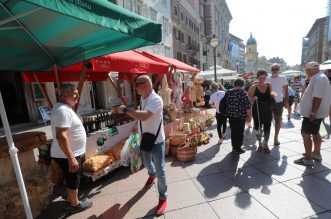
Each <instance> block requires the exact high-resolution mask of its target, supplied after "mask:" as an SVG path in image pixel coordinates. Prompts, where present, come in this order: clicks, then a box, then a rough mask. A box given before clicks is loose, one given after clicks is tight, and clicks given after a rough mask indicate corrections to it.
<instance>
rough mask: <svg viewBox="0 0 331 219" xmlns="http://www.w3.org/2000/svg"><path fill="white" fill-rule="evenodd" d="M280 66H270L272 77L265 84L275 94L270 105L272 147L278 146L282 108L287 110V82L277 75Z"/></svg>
mask: <svg viewBox="0 0 331 219" xmlns="http://www.w3.org/2000/svg"><path fill="white" fill-rule="evenodd" d="M279 70H280V65H279V64H277V63H274V64H273V65H272V66H271V73H272V75H271V76H270V77H268V78H267V80H266V82H267V83H269V84H271V87H272V91H273V92H275V93H276V96H275V101H274V103H273V104H272V113H273V117H274V120H275V137H274V145H280V142H279V140H278V135H279V131H280V126H281V122H282V115H283V107H285V108H286V109H287V108H288V81H287V79H286V77H284V76H282V75H279Z"/></svg>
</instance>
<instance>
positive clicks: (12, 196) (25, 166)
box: [0, 132, 52, 218]
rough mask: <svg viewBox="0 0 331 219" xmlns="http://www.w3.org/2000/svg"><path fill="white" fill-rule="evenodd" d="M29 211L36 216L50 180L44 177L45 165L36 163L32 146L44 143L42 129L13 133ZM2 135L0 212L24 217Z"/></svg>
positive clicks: (47, 194)
mask: <svg viewBox="0 0 331 219" xmlns="http://www.w3.org/2000/svg"><path fill="white" fill-rule="evenodd" d="M13 140H14V143H15V146H16V148H17V149H18V150H19V151H18V153H17V155H18V159H19V162H20V166H21V171H22V175H23V179H24V183H25V187H26V190H27V194H28V197H29V202H30V206H31V210H32V214H33V215H35V216H37V215H39V213H40V212H41V210H42V209H43V208H44V207H46V206H47V205H48V202H49V197H50V195H51V194H52V183H51V181H48V180H46V171H45V168H44V167H42V166H41V165H39V164H38V162H37V161H36V159H35V155H34V153H33V149H35V148H38V147H40V146H42V145H46V142H47V139H46V133H45V132H25V133H21V134H15V135H13ZM8 150H9V148H8V144H7V140H6V138H5V137H2V138H0V167H1V168H0V176H1V177H0V197H1V198H0V215H1V218H25V212H24V208H23V202H22V199H21V196H20V192H19V188H18V183H17V180H16V176H15V172H14V168H13V165H12V161H11V158H10V155H9V151H8Z"/></svg>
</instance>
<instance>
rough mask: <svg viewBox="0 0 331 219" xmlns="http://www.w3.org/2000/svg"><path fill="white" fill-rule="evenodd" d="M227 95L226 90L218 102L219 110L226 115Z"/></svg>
mask: <svg viewBox="0 0 331 219" xmlns="http://www.w3.org/2000/svg"><path fill="white" fill-rule="evenodd" d="M228 96H229V92H228V91H226V92H225V95H224V97H223V98H222V99H221V101H220V104H219V111H220V113H221V114H222V115H223V116H227V113H226V102H227V99H228Z"/></svg>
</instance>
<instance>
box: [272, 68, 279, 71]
mask: <svg viewBox="0 0 331 219" xmlns="http://www.w3.org/2000/svg"><path fill="white" fill-rule="evenodd" d="M278 70H279V68H272V69H271V71H278Z"/></svg>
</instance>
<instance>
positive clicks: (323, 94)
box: [294, 62, 331, 166]
mask: <svg viewBox="0 0 331 219" xmlns="http://www.w3.org/2000/svg"><path fill="white" fill-rule="evenodd" d="M305 69H306V73H307V76H308V77H309V78H310V82H309V84H308V86H307V88H306V90H305V92H304V93H303V95H302V98H301V103H300V114H301V115H302V116H303V121H302V126H301V135H302V138H303V144H304V146H305V154H304V157H302V158H300V159H298V160H295V161H294V163H295V164H300V165H306V166H313V165H314V162H313V159H315V160H319V161H321V160H322V156H321V142H322V140H321V136H320V134H319V129H320V125H321V122H322V120H323V119H324V118H325V117H327V116H328V114H329V110H330V104H331V98H330V93H331V86H330V82H329V80H328V78H327V77H326V76H325V75H324V74H322V72H320V70H319V64H318V63H317V62H308V63H307V64H306V66H305ZM311 136H312V137H313V139H312V138H311ZM312 140H313V142H314V150H313V151H312V147H313V143H312Z"/></svg>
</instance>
